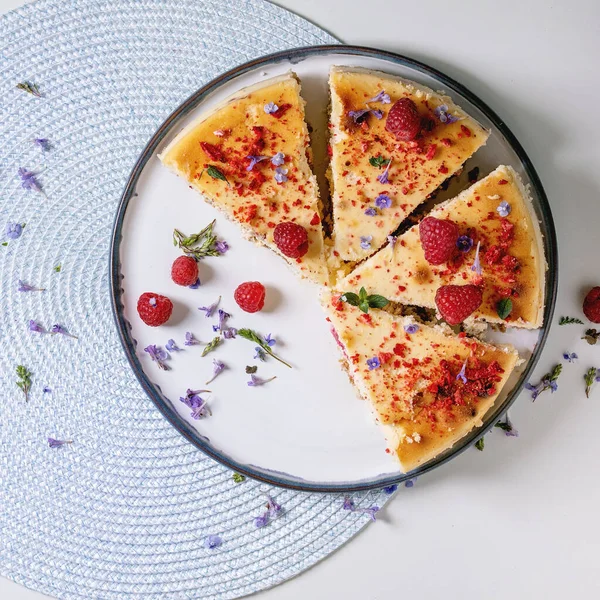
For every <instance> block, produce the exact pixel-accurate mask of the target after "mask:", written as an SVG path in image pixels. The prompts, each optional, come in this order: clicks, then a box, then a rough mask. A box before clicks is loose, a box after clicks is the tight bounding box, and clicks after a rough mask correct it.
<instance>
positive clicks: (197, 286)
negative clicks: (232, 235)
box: [188, 242, 218, 290]
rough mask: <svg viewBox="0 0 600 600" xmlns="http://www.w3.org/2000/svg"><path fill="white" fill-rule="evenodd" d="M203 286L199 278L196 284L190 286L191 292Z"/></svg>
mask: <svg viewBox="0 0 600 600" xmlns="http://www.w3.org/2000/svg"><path fill="white" fill-rule="evenodd" d="M217 243H218V242H217ZM217 250H218V248H217ZM201 285H202V282H201V281H200V277H198V279H196V282H195V283H192V285H188V287H189V288H190V290H197V289H198V288H199V287H200V286H201Z"/></svg>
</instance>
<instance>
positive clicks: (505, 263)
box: [339, 166, 546, 329]
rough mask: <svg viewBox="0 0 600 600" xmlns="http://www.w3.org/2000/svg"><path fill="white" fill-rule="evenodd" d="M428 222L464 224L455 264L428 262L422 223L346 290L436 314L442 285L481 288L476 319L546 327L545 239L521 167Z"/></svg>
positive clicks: (449, 204)
mask: <svg viewBox="0 0 600 600" xmlns="http://www.w3.org/2000/svg"><path fill="white" fill-rule="evenodd" d="M427 217H433V218H437V219H440V220H450V221H452V222H453V223H455V224H456V225H457V227H458V230H457V232H458V236H459V237H458V238H457V243H456V248H455V249H454V251H453V253H452V255H451V257H450V258H449V260H447V261H446V262H444V263H443V264H439V265H433V264H430V263H429V262H428V261H427V260H426V259H425V254H424V250H423V246H422V242H421V238H420V231H419V225H415V226H413V227H412V228H411V229H409V230H408V231H407V232H406V233H404V234H402V235H401V236H399V237H398V238H397V239H396V240H395V241H394V243H390V244H388V246H387V247H385V248H383V249H382V250H380V251H379V252H378V253H377V254H376V255H375V256H372V257H371V258H369V259H368V260H366V261H365V262H364V263H362V264H361V265H359V267H358V268H357V269H355V270H354V271H353V272H352V273H350V275H348V276H347V277H346V278H345V279H344V280H342V281H341V282H339V289H340V290H342V291H343V292H346V291H352V292H355V291H358V289H360V288H361V287H364V288H365V289H366V291H367V292H368V293H370V294H375V293H377V294H381V295H382V296H385V297H386V298H387V299H388V300H390V301H395V302H400V303H403V304H412V305H417V306H423V307H426V308H436V302H435V298H436V292H437V290H438V289H439V288H440V287H441V286H444V285H465V284H470V283H475V284H476V285H478V286H480V287H481V288H482V291H483V301H482V303H481V305H480V306H479V308H478V309H477V310H476V311H475V312H474V313H473V314H472V318H475V319H482V320H485V321H487V322H490V323H505V324H506V325H511V326H514V327H524V328H530V329H532V328H537V327H540V326H541V325H542V317H543V311H544V279H545V269H546V262H545V259H544V249H543V245H542V236H541V233H540V228H539V223H538V221H537V219H536V218H535V213H534V212H533V207H532V205H531V199H530V196H529V193H528V191H527V189H526V188H525V186H524V185H523V183H522V181H521V179H520V178H519V176H518V174H517V173H516V172H515V170H514V169H512V168H511V167H507V166H500V167H498V168H497V169H496V170H495V171H493V172H492V173H490V174H489V175H488V176H487V177H485V178H483V179H481V180H480V181H478V182H477V183H475V184H474V185H472V186H471V187H469V188H468V189H466V190H465V191H464V192H462V193H461V194H459V195H458V196H457V197H456V198H453V199H451V200H448V201H446V202H444V203H443V204H440V205H439V206H438V207H436V208H435V209H434V210H433V211H431V212H430V213H429V214H428V215H427ZM479 244H480V246H479V252H477V246H478V245H479ZM477 259H478V260H477ZM476 262H478V264H476ZM478 267H480V268H478Z"/></svg>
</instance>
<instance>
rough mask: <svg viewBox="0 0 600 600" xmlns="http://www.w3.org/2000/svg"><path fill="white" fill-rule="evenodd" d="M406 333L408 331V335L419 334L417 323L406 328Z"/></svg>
mask: <svg viewBox="0 0 600 600" xmlns="http://www.w3.org/2000/svg"><path fill="white" fill-rule="evenodd" d="M404 331H406V333H408V334H409V335H412V334H413V333H417V331H419V326H418V325H416V324H415V323H411V324H410V325H405V326H404Z"/></svg>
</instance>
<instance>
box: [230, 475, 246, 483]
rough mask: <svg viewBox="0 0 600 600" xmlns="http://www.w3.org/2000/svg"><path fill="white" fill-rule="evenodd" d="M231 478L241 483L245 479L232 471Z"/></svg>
mask: <svg viewBox="0 0 600 600" xmlns="http://www.w3.org/2000/svg"><path fill="white" fill-rule="evenodd" d="M231 478H232V479H233V481H234V483H243V482H244V481H246V478H245V477H244V476H243V475H242V474H241V473H234V474H233V475H232V476H231Z"/></svg>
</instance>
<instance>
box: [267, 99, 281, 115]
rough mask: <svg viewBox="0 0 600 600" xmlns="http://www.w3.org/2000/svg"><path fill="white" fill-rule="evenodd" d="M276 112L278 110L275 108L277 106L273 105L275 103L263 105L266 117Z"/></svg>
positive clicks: (277, 107)
mask: <svg viewBox="0 0 600 600" xmlns="http://www.w3.org/2000/svg"><path fill="white" fill-rule="evenodd" d="M278 110H279V106H277V104H275V102H269V103H268V104H265V106H264V111H265V112H266V113H267V114H268V115H272V114H273V113H274V112H277V111H278Z"/></svg>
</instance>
